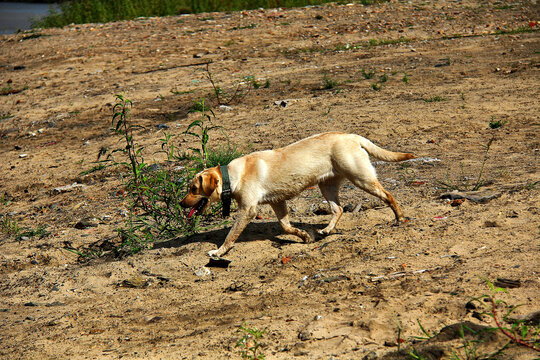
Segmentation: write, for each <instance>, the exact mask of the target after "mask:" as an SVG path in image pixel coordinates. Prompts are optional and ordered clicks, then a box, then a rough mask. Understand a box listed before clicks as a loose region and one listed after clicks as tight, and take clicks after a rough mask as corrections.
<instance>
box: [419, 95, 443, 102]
mask: <svg viewBox="0 0 540 360" xmlns="http://www.w3.org/2000/svg"><path fill="white" fill-rule="evenodd" d="M422 100H424V101H425V102H427V103H432V102H441V101H446V100H447V99H446V98H444V97H441V96H433V97H430V98H423V99H422Z"/></svg>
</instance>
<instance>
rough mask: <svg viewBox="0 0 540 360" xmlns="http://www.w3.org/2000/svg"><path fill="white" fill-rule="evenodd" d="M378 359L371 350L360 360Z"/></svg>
mask: <svg viewBox="0 0 540 360" xmlns="http://www.w3.org/2000/svg"><path fill="white" fill-rule="evenodd" d="M378 358H379V355H377V353H376V352H375V351H373V350H371V351H370V352H368V353H367V354H366V355H364V357H363V358H362V360H376V359H378Z"/></svg>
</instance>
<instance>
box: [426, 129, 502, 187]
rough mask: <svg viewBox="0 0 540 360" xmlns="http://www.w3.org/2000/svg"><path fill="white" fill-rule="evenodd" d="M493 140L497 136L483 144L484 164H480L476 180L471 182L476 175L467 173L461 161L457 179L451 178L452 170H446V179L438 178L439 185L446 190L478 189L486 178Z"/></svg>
mask: <svg viewBox="0 0 540 360" xmlns="http://www.w3.org/2000/svg"><path fill="white" fill-rule="evenodd" d="M493 141H495V136H492V137H491V139H489V141H488V142H487V144H486V145H484V146H483V148H484V150H485V151H484V158H483V160H482V164H481V165H480V169H479V170H478V175H477V176H476V181H474V182H471V180H472V179H474V177H471V176H467V175H465V171H464V168H463V163H460V176H459V178H458V179H457V180H451V178H450V170H448V171H447V172H446V180H445V181H441V180H436V181H437V183H438V184H439V185H441V187H442V188H443V189H444V190H450V191H452V190H458V191H478V190H479V189H480V188H481V187H482V186H483V185H484V184H485V180H484V179H482V177H483V176H484V169H485V166H486V162H487V159H488V153H489V149H490V148H491V145H492V144H493Z"/></svg>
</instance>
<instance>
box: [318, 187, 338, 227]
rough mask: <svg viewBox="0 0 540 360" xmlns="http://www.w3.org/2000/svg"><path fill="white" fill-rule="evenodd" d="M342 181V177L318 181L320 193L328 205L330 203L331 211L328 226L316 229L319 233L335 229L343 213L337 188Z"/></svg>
mask: <svg viewBox="0 0 540 360" xmlns="http://www.w3.org/2000/svg"><path fill="white" fill-rule="evenodd" d="M342 182H343V179H340V178H334V179H330V180H327V181H325V182H322V183H319V188H320V189H321V193H322V194H323V196H324V198H325V199H326V201H328V205H330V211H331V212H332V219H331V220H330V223H329V224H328V226H327V227H325V228H324V229H322V230H319V231H318V233H319V234H321V235H328V234H330V233H331V232H332V231H333V230H334V229H335V227H336V224H337V222H338V221H339V219H340V218H341V215H343V208H342V207H341V204H340V203H339V188H340V187H341V183H342Z"/></svg>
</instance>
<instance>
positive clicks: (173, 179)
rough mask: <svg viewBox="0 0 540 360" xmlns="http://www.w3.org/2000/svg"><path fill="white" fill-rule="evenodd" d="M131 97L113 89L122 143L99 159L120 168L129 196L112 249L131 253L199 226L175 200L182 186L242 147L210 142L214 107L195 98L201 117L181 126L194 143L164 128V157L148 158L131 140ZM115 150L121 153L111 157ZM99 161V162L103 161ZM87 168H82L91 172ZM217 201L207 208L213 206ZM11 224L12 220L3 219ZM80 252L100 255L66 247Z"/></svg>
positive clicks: (114, 121) (237, 153)
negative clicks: (183, 142)
mask: <svg viewBox="0 0 540 360" xmlns="http://www.w3.org/2000/svg"><path fill="white" fill-rule="evenodd" d="M132 105H133V103H132V102H131V100H128V99H126V98H124V97H123V96H121V95H117V102H116V105H115V106H114V110H113V112H114V114H113V119H112V125H113V131H114V132H115V133H116V135H118V136H119V137H120V139H121V140H122V142H123V146H121V147H120V148H117V149H101V150H100V157H101V156H103V157H104V158H105V160H101V162H100V163H99V164H98V166H96V167H94V168H93V169H91V171H96V170H95V169H98V168H99V169H100V168H101V165H103V164H108V165H107V166H118V167H120V168H121V169H123V170H125V171H126V172H125V173H123V176H124V179H125V180H124V183H125V192H126V197H127V199H129V200H130V205H129V212H128V216H127V218H126V223H125V226H124V227H123V228H121V229H119V230H118V232H119V235H120V239H121V242H120V244H119V245H118V246H117V247H116V248H115V249H113V251H114V253H116V254H117V255H122V254H133V253H137V252H139V251H141V250H144V249H147V248H150V247H151V246H152V244H153V243H155V242H156V241H163V240H166V239H169V238H174V237H179V236H187V235H190V234H193V233H196V232H197V231H199V230H201V229H202V228H201V226H200V221H201V218H200V217H196V218H195V219H190V220H188V219H187V217H186V215H185V213H184V209H183V208H182V207H181V206H180V201H181V200H182V199H183V197H184V196H185V194H186V187H187V184H188V182H189V181H190V179H191V178H192V176H193V175H194V174H195V173H196V172H198V171H200V170H202V169H204V168H206V167H208V166H216V165H226V164H228V163H229V162H230V161H231V160H233V159H234V158H236V157H238V156H241V155H242V153H241V152H240V151H239V150H238V149H237V148H236V147H234V146H232V145H230V144H226V145H219V146H217V147H210V146H209V141H210V133H211V132H212V131H213V130H216V129H219V127H218V126H214V125H213V124H212V119H213V117H214V113H213V112H212V111H211V110H210V109H209V108H208V106H207V105H205V101H204V100H201V101H199V102H197V103H195V104H194V106H193V109H192V111H194V112H198V113H200V115H201V117H200V118H199V119H197V120H194V121H193V122H192V123H191V124H190V125H189V126H188V128H187V130H186V131H185V132H184V135H189V136H191V137H194V138H196V139H197V142H198V143H199V145H200V146H199V147H192V148H189V150H190V152H189V153H185V152H184V153H181V152H180V151H179V149H178V148H177V147H176V146H175V145H173V138H172V135H170V134H167V133H164V134H163V138H161V139H159V144H160V151H158V152H157V153H155V154H158V153H161V154H162V155H163V156H164V157H165V158H166V160H165V161H164V162H161V163H156V162H154V163H153V164H149V163H148V162H147V161H146V160H145V149H144V147H143V146H141V145H139V144H138V143H137V142H136V141H135V134H134V133H135V132H136V131H137V130H139V129H141V127H140V126H138V125H135V124H133V123H132V122H131V121H130V119H129V113H130V110H131V107H132ZM118 153H120V154H122V155H123V157H122V159H120V160H116V159H115V158H114V156H115V155H117V154H118ZM103 166H104V165H103ZM91 171H87V173H89V172H91ZM218 209H219V206H214V207H213V208H211V209H210V211H211V212H215V211H217V210H218ZM7 226H9V227H13V225H12V224H7ZM66 250H69V251H71V252H74V253H76V254H78V255H79V256H80V258H81V259H89V258H93V257H97V256H101V255H103V252H102V251H100V250H99V249H97V250H94V249H91V248H89V249H74V248H66Z"/></svg>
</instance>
